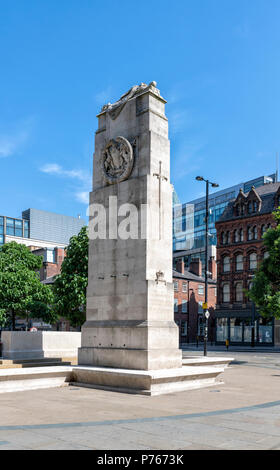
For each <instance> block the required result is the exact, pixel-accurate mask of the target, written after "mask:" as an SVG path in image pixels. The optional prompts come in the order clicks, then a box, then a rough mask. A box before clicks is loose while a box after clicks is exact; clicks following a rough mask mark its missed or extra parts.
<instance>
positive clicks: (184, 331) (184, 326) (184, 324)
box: [181, 321, 187, 336]
mask: <svg viewBox="0 0 280 470" xmlns="http://www.w3.org/2000/svg"><path fill="white" fill-rule="evenodd" d="M186 335H187V322H186V321H181V336H186Z"/></svg>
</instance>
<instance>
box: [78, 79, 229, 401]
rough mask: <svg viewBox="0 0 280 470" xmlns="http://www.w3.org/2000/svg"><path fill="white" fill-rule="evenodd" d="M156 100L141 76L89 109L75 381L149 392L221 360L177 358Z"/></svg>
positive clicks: (166, 147)
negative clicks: (185, 363)
mask: <svg viewBox="0 0 280 470" xmlns="http://www.w3.org/2000/svg"><path fill="white" fill-rule="evenodd" d="M165 104H166V101H165V100H164V99H163V98H162V96H161V95H160V91H159V89H158V88H157V87H156V82H151V83H150V84H149V85H146V84H144V83H141V84H140V85H139V86H134V87H132V88H131V89H130V90H129V91H128V92H127V93H126V94H124V95H123V96H122V97H121V99H120V100H119V101H117V102H116V103H114V104H111V103H108V104H107V105H105V106H103V108H102V110H101V112H100V114H98V130H97V131H96V136H95V152H94V163H93V191H92V192H91V193H90V221H89V238H90V241H89V276H88V288H87V312H86V322H85V323H84V325H83V327H82V342H81V343H82V344H81V348H80V349H79V353H78V364H79V366H78V367H77V368H74V369H73V374H74V380H75V382H78V383H80V384H85V385H86V384H87V385H92V386H94V387H96V386H97V387H101V388H105V389H106V388H108V389H118V390H122V391H135V392H140V393H146V394H158V393H166V392H169V391H170V392H171V391H175V390H185V389H189V388H197V387H200V386H201V385H202V384H204V386H206V385H211V384H213V383H214V382H215V377H216V376H217V375H218V373H220V372H222V370H223V368H222V369H219V368H217V367H216V368H215V371H214V372H213V370H210V369H209V368H207V367H206V368H205V367H203V368H200V370H199V374H198V373H197V370H196V371H194V369H197V368H192V367H182V351H181V350H180V349H179V342H178V326H177V325H176V323H175V322H174V313H173V281H172V189H171V184H170V143H169V139H168V120H167V118H166V116H165ZM189 365H190V364H189Z"/></svg>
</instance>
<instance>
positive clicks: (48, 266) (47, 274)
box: [33, 247, 75, 331]
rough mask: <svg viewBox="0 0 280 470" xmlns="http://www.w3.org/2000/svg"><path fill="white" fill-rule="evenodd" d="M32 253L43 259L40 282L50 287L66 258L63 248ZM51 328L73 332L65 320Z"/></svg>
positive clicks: (45, 249)
mask: <svg viewBox="0 0 280 470" xmlns="http://www.w3.org/2000/svg"><path fill="white" fill-rule="evenodd" d="M33 253H34V254H35V255H38V256H42V257H43V266H42V267H41V269H40V271H39V272H40V280H41V281H42V282H43V283H44V284H49V285H52V284H53V282H54V279H55V276H57V274H60V271H61V265H62V263H63V260H64V258H65V256H66V249H65V248H58V247H56V248H53V249H50V248H40V249H37V250H33ZM39 323H40V321H39V320H37V322H36V321H35V323H34V325H35V326H37V324H39ZM53 328H54V329H56V330H59V331H70V330H71V331H72V330H73V331H75V329H74V328H71V327H70V322H69V320H67V319H66V318H60V320H59V322H58V323H57V324H56V325H53Z"/></svg>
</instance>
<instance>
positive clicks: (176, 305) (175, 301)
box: [174, 299, 178, 312]
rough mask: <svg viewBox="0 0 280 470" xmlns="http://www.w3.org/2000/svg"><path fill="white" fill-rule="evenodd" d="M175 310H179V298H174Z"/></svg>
mask: <svg viewBox="0 0 280 470" xmlns="http://www.w3.org/2000/svg"><path fill="white" fill-rule="evenodd" d="M174 312H178V299H174Z"/></svg>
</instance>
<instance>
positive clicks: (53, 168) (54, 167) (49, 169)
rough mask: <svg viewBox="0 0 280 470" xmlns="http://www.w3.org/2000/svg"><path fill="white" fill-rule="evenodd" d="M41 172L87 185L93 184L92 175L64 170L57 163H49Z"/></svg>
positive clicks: (81, 171) (80, 171) (79, 171)
mask: <svg viewBox="0 0 280 470" xmlns="http://www.w3.org/2000/svg"><path fill="white" fill-rule="evenodd" d="M40 170H41V171H42V172H43V173H48V174H50V175H57V176H63V177H66V178H73V179H76V180H79V181H81V182H83V183H85V184H87V185H90V183H91V177H90V174H89V173H87V172H85V171H83V170H64V169H63V168H62V167H61V166H60V165H58V164H57V163H47V164H46V165H44V166H43V167H42V168H40Z"/></svg>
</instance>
